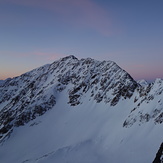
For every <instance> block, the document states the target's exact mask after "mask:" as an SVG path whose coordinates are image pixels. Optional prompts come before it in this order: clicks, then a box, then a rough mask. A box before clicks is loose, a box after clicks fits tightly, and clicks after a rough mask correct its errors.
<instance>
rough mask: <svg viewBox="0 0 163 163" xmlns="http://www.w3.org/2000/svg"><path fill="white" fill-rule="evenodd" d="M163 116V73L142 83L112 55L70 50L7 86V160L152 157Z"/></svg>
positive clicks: (2, 94) (3, 121)
mask: <svg viewBox="0 0 163 163" xmlns="http://www.w3.org/2000/svg"><path fill="white" fill-rule="evenodd" d="M162 122H163V80H162V79H156V81H155V82H153V83H151V84H148V83H146V82H145V81H141V82H138V83H137V82H136V81H134V79H133V78H132V77H131V76H130V75H129V74H128V73H127V72H126V71H124V70H122V69H121V68H120V67H119V66H118V65H117V64H116V63H114V62H112V61H102V62H101V61H96V60H94V59H91V58H87V59H81V60H78V59H77V58H76V57H74V56H68V57H65V58H61V59H59V60H57V61H55V62H53V63H52V64H48V65H45V66H42V67H40V68H37V69H35V70H32V71H30V72H27V73H25V74H23V75H21V76H19V77H16V78H13V79H9V80H6V81H5V82H4V83H3V84H2V85H0V142H1V143H0V144H1V146H0V153H2V157H1V156H0V161H2V162H6V163H7V162H15V163H19V162H27V163H28V162H39V163H40V162H46V163H48V162H49V163H51V162H61V163H66V162H77V163H79V162H86V163H87V162H94V163H96V162H97V163H98V162H103V163H107V162H112V163H117V162H121V161H123V162H126V163H131V162H132V163H137V162H139V163H144V162H152V161H153V160H154V157H155V154H156V153H157V150H158V148H159V146H160V144H161V142H162V131H163V126H162ZM138 133H141V134H138ZM149 133H150V134H149ZM137 142H141V143H137ZM151 142H153V143H152V148H151V146H150V143H151ZM15 143H16V144H19V145H18V147H16V146H17V145H16V144H15ZM41 146H43V147H44V148H41ZM133 146H134V147H133ZM11 147H13V148H11ZM24 147H26V150H23V149H24ZM15 148H16V153H21V156H19V155H17V154H15ZM126 148H127V149H126ZM149 148H150V150H148V157H145V153H146V150H147V149H149ZM9 149H10V150H9ZM32 149H33V150H32ZM34 149H36V152H34ZM124 149H126V150H124ZM139 149H141V150H140V151H139ZM9 151H10V152H9ZM5 152H6V153H8V152H9V153H8V154H9V155H10V158H8V157H7V156H6V154H5ZM130 152H134V153H132V154H131V153H130ZM116 153H121V155H119V157H117V156H116ZM83 156H85V157H84V158H83Z"/></svg>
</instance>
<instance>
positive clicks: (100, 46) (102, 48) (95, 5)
mask: <svg viewBox="0 0 163 163" xmlns="http://www.w3.org/2000/svg"><path fill="white" fill-rule="evenodd" d="M67 55H75V56H76V57H77V58H79V59H80V58H87V57H91V58H94V59H96V60H112V61H114V62H116V63H117V64H118V65H119V66H120V67H121V68H123V69H125V70H126V71H127V72H128V73H130V75H131V76H132V77H133V78H134V79H135V80H139V79H146V80H149V81H150V80H154V79H155V78H163V63H162V62H163V0H134V1H131V0H123V1H122V0H0V79H5V78H8V77H14V76H17V75H20V74H22V73H25V72H27V71H30V70H32V69H34V68H36V67H39V66H42V65H44V64H47V63H52V62H53V61H54V60H57V59H59V58H62V57H64V56H67Z"/></svg>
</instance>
